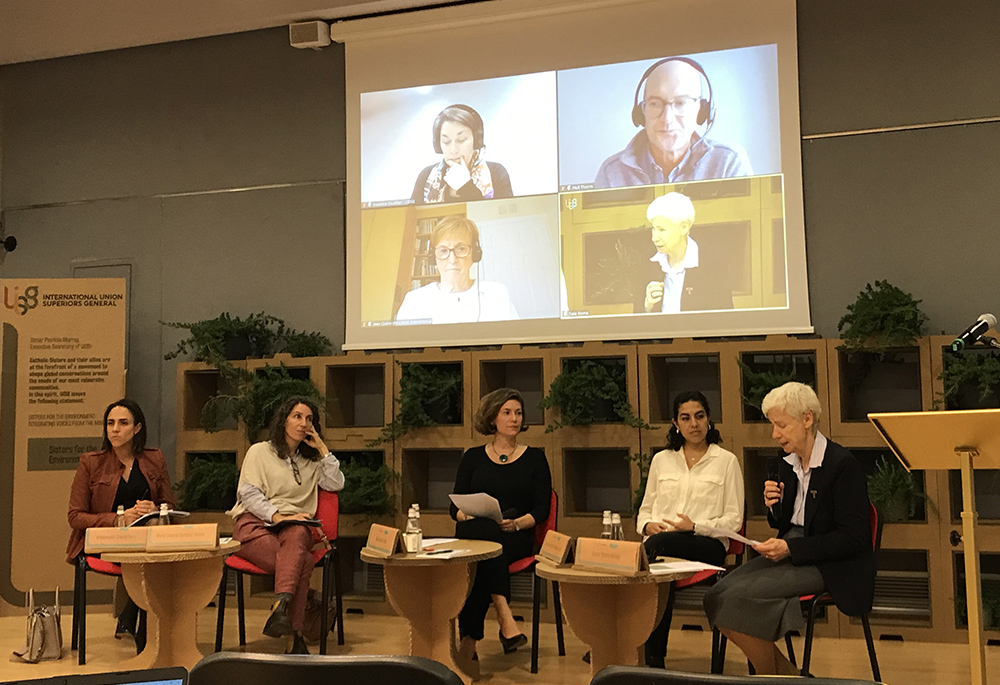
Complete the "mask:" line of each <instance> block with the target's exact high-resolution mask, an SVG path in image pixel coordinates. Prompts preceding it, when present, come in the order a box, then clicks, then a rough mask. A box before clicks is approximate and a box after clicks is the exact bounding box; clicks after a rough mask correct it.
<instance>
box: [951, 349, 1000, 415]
mask: <svg viewBox="0 0 1000 685" xmlns="http://www.w3.org/2000/svg"><path fill="white" fill-rule="evenodd" d="M938 379H940V381H941V385H942V388H943V391H942V393H941V394H940V396H939V398H938V401H937V404H938V405H939V406H942V405H944V406H949V405H951V404H953V403H954V402H955V400H957V399H958V396H959V391H960V390H961V388H962V386H963V385H966V384H968V383H972V384H974V385H975V387H976V388H977V389H978V390H979V399H980V401H982V400H985V399H987V398H988V397H989V396H990V395H991V394H992V393H994V392H997V390H1000V357H998V356H997V355H996V354H995V353H993V352H990V353H987V354H980V353H978V352H972V351H970V352H952V351H947V352H945V354H944V369H943V370H942V371H941V374H940V375H939V376H938Z"/></svg>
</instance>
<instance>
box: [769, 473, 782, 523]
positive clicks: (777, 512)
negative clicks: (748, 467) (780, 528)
mask: <svg viewBox="0 0 1000 685" xmlns="http://www.w3.org/2000/svg"><path fill="white" fill-rule="evenodd" d="M780 464H781V459H780V458H778V457H771V458H770V459H768V460H767V480H773V481H774V482H775V483H777V484H778V487H781V476H780V475H779V465H780ZM770 510H771V516H773V517H774V520H775V521H780V520H781V500H780V499H779V500H778V501H777V502H775V503H774V504H772V505H771V506H770Z"/></svg>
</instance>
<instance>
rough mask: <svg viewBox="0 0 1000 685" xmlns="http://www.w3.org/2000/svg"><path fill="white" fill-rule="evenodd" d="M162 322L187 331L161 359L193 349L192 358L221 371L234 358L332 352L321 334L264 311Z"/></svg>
mask: <svg viewBox="0 0 1000 685" xmlns="http://www.w3.org/2000/svg"><path fill="white" fill-rule="evenodd" d="M162 323H163V325H165V326H169V327H170V328H177V329H182V330H187V331H188V332H189V333H190V335H189V336H188V337H187V338H184V339H183V340H181V341H180V342H178V343H177V346H176V347H175V348H174V349H173V350H172V351H170V352H168V353H167V354H165V355H164V357H163V358H164V359H173V358H175V357H177V356H179V355H182V354H187V353H188V352H192V353H194V356H195V359H198V360H201V361H206V362H208V363H209V364H211V365H212V366H215V367H216V368H218V369H220V370H223V369H224V367H228V366H231V365H230V364H228V361H229V360H233V359H247V358H248V357H272V356H274V355H275V354H277V353H279V352H287V353H289V354H291V355H292V356H293V357H320V356H323V355H325V354H330V352H332V351H333V343H332V342H331V341H330V339H329V338H327V337H326V336H325V335H323V334H322V333H317V332H312V333H306V332H300V331H296V330H294V329H291V328H288V327H287V326H286V325H285V322H284V321H282V320H281V319H279V318H277V317H275V316H271V315H270V314H265V313H264V312H259V313H257V314H250V315H249V316H247V317H246V318H245V319H244V318H241V317H238V316H233V315H232V314H230V313H229V312H223V313H222V314H219V316H217V317H215V318H214V319H206V320H204V321H196V322H194V323H182V322H177V321H174V322H162Z"/></svg>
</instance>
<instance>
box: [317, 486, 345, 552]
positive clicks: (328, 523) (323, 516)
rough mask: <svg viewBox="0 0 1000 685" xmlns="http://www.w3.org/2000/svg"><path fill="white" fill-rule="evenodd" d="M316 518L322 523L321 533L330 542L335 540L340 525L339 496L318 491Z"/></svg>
mask: <svg viewBox="0 0 1000 685" xmlns="http://www.w3.org/2000/svg"><path fill="white" fill-rule="evenodd" d="M316 518H318V519H319V520H320V521H322V522H323V532H324V533H325V534H326V537H327V538H328V539H330V540H336V539H337V528H338V526H339V524H340V496H339V495H338V494H337V493H335V492H329V491H327V490H324V489H323V488H320V489H319V503H318V504H317V505H316Z"/></svg>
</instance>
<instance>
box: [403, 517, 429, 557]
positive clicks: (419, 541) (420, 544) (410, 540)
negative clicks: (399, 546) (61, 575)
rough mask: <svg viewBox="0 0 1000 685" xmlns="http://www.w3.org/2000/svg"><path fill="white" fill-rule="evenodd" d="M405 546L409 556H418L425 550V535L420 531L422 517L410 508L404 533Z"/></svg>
mask: <svg viewBox="0 0 1000 685" xmlns="http://www.w3.org/2000/svg"><path fill="white" fill-rule="evenodd" d="M403 544H404V545H405V546H406V552H407V553H408V554H416V553H417V552H420V551H421V550H423V548H424V534H423V531H421V530H420V515H419V514H418V513H417V511H416V509H414V508H413V507H410V511H409V513H408V514H407V518H406V530H405V531H404V532H403Z"/></svg>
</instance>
